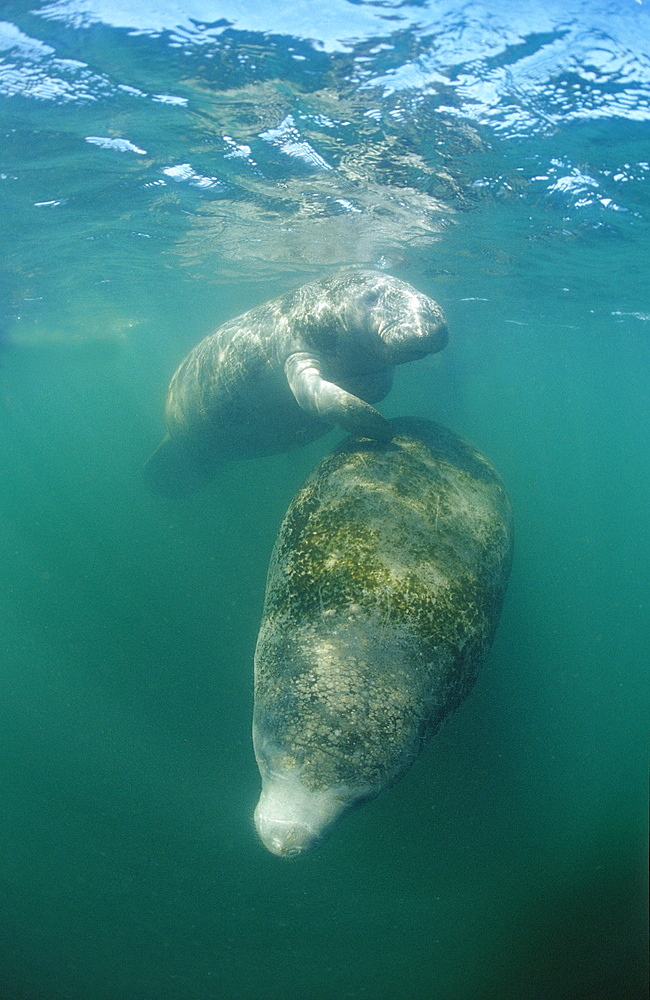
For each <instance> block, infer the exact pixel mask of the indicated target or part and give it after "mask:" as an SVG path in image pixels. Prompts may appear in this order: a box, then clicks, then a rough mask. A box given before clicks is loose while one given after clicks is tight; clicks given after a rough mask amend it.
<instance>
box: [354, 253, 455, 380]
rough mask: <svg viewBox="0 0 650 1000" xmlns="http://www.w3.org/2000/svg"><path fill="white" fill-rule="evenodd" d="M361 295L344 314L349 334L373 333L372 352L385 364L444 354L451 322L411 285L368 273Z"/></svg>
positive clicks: (439, 308)
mask: <svg viewBox="0 0 650 1000" xmlns="http://www.w3.org/2000/svg"><path fill="white" fill-rule="evenodd" d="M360 279H361V280H362V282H363V284H362V287H360V288H359V290H358V294H356V295H354V294H351V295H350V296H349V299H348V304H347V305H346V307H345V310H344V324H345V326H346V328H347V329H348V331H350V332H354V331H357V330H360V331H363V330H366V331H369V332H371V333H372V335H373V343H372V345H370V344H369V350H371V351H372V353H374V354H375V355H376V357H377V360H379V361H380V362H381V363H382V364H385V365H401V364H404V363H405V362H407V361H415V360H417V359H418V358H423V357H425V356H426V355H427V354H435V353H436V352H437V351H441V350H442V348H443V347H444V346H445V344H446V343H447V339H448V332H447V321H446V319H445V314H444V312H443V311H442V309H441V307H440V306H439V305H438V303H437V302H434V300H433V299H430V298H429V297H428V296H427V295H423V294H422V292H418V291H417V290H416V289H415V288H413V287H412V286H411V285H407V284H406V283H405V282H403V281H399V280H398V279H397V278H393V277H390V276H389V275H383V274H372V273H369V272H364V273H363V274H362V275H361V276H360Z"/></svg>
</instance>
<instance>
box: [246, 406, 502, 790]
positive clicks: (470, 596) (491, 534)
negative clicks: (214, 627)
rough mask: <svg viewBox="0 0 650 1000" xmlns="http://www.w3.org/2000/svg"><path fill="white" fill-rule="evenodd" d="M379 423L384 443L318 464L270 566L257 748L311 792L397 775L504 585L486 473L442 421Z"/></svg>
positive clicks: (486, 638) (483, 634) (350, 442)
mask: <svg viewBox="0 0 650 1000" xmlns="http://www.w3.org/2000/svg"><path fill="white" fill-rule="evenodd" d="M391 426H392V430H393V439H392V441H391V442H390V443H388V444H378V443H376V442H372V441H368V440H359V439H355V438H348V439H347V440H346V441H344V442H343V443H342V444H341V445H340V446H339V447H338V448H337V449H336V450H335V451H334V452H333V453H332V454H330V455H329V456H327V457H326V458H325V459H324V460H323V461H322V462H321V463H320V464H319V465H318V466H317V468H316V469H315V470H314V471H313V472H312V474H311V475H310V476H309V478H308V479H307V481H306V482H305V484H304V485H303V487H302V488H301V490H300V491H299V492H298V494H297V495H296V497H295V498H294V500H293V502H292V503H291V505H290V507H289V510H288V511H287V514H286V517H285V519H284V522H283V524H282V527H281V529H280V533H279V536H278V539H277V542H276V545H275V548H274V551H273V555H272V558H271V563H270V567H269V573H268V580H267V590H266V599H265V606H264V614H263V620H262V626H261V629H260V634H259V639H258V645H257V650H256V656H255V670H256V678H255V734H256V737H255V738H256V752H257V755H258V760H259V761H260V762H261V763H260V766H261V768H264V767H270V768H271V769H274V768H275V769H276V770H277V766H278V765H277V755H278V753H280V757H281V759H282V761H283V765H282V766H283V767H285V768H288V769H289V770H297V771H299V772H300V774H301V781H302V782H303V784H305V785H306V786H308V787H311V788H315V789H324V788H331V787H336V786H339V785H340V786H343V785H345V786H349V785H350V784H351V783H352V782H356V784H357V785H361V786H363V785H366V786H367V787H368V788H373V789H374V792H373V794H374V793H376V791H378V790H379V789H380V788H381V787H385V785H386V784H390V783H391V781H393V780H395V778H396V777H398V776H399V774H400V773H401V772H402V771H403V770H404V768H405V767H406V766H408V764H409V763H410V762H411V760H412V759H413V757H414V756H415V754H416V753H417V752H418V750H419V748H420V746H421V744H422V741H423V740H424V739H425V738H426V737H428V736H430V735H431V734H432V733H433V732H434V731H435V730H436V728H437V727H438V726H439V724H440V722H441V721H442V719H443V718H444V717H445V715H446V714H448V713H449V712H450V711H451V710H453V709H454V708H455V707H456V706H457V705H458V703H459V702H460V701H461V700H462V698H463V697H464V696H465V695H466V694H467V692H468V691H469V690H470V688H471V686H472V684H473V682H474V679H475V676H476V672H477V669H478V667H479V665H480V663H481V661H482V660H483V658H484V656H485V654H486V653H487V651H488V649H489V647H490V645H491V642H492V639H493V637H494V633H495V630H496V627H497V623H498V619H499V615H500V612H501V607H502V602H503V597H504V594H505V589H506V583H507V578H508V573H509V570H510V563H511V557H512V512H511V508H510V504H509V501H508V498H507V495H506V492H505V489H504V487H503V484H502V482H501V480H500V478H499V476H498V474H497V473H496V471H495V470H494V469H493V467H492V466H491V465H490V464H489V463H488V462H487V461H486V459H485V458H483V457H482V456H481V455H480V454H479V452H478V451H477V450H476V449H475V448H474V447H473V446H472V445H471V444H469V443H468V442H466V441H464V440H462V439H461V438H460V437H458V436H457V435H456V434H453V433H452V432H451V431H449V430H447V429H446V428H443V427H441V426H439V425H436V424H433V423H431V422H428V421H418V420H412V419H399V420H393V421H391ZM337 719H339V720H343V722H342V724H340V721H339V722H337V721H335V720H337ZM333 720H334V721H333ZM272 759H276V764H272V763H270V762H271V761H272Z"/></svg>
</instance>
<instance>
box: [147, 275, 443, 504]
mask: <svg viewBox="0 0 650 1000" xmlns="http://www.w3.org/2000/svg"><path fill="white" fill-rule="evenodd" d="M446 342H447V325H446V321H445V317H444V314H443V311H442V309H441V308H440V306H439V305H438V304H437V303H436V302H434V301H433V300H432V299H430V298H428V297H427V296H426V295H423V294H422V293H421V292H418V291H416V290H415V289H414V288H412V287H411V286H410V285H408V284H406V283H405V282H403V281H399V280H398V279H397V278H393V277H391V276H390V275H386V274H383V273H380V272H378V271H365V270H354V271H350V270H346V271H343V272H339V273H337V274H334V275H332V276H330V277H328V278H323V279H322V280H320V281H315V282H313V283H311V284H308V285H304V286H303V287H302V288H298V289H297V290H295V291H293V292H289V293H288V294H286V295H283V296H281V297H280V298H278V299H274V300H272V301H271V302H267V303H265V304H264V305H262V306H259V307H258V308H256V309H252V310H251V311H250V312H247V313H244V315H243V316H238V317H237V318H236V319H232V320H230V321H229V322H227V323H224V325H223V326H221V327H220V328H219V329H218V330H217V331H216V333H214V334H212V335H211V336H210V337H206V339H205V340H203V341H201V343H200V344H197V346H196V347H195V348H193V350H192V351H190V353H189V354H188V355H187V357H186V358H185V360H184V361H183V362H182V363H181V365H180V366H179V368H178V370H177V371H176V373H175V374H174V376H173V378H172V380H171V383H170V386H169V392H168V396H167V403H166V409H165V419H166V423H167V430H168V434H167V437H166V438H165V439H164V440H163V442H162V443H161V444H160V445H159V447H158V448H157V450H156V451H155V452H154V453H153V455H152V456H151V458H150V459H149V461H148V462H147V464H146V466H145V475H146V477H147V479H148V481H149V483H150V485H151V486H152V487H153V488H155V489H158V490H160V491H163V492H178V491H183V490H186V489H187V490H189V489H193V488H195V487H197V486H200V485H201V484H202V483H204V482H205V481H207V480H208V479H210V478H211V477H212V475H213V474H214V471H215V470H216V468H217V467H218V466H219V465H220V464H222V463H223V462H226V461H230V460H231V459H237V458H254V457H257V456H261V455H270V454H274V453H275V452H280V451H286V450H288V449H290V448H293V447H296V446H297V445H300V444H304V443H306V442H308V441H312V440H314V439H315V438H317V437H319V436H320V435H321V434H324V433H326V431H327V430H328V429H329V428H330V427H331V426H332V425H336V426H339V427H342V428H343V429H344V430H347V431H349V432H350V433H354V434H359V435H364V436H367V437H371V438H374V439H376V440H382V439H385V438H386V437H387V435H388V431H387V423H386V421H385V419H384V418H383V417H382V416H381V414H380V413H378V411H377V410H375V409H374V407H373V406H372V405H370V404H372V403H377V402H379V400H381V399H383V398H384V397H385V396H386V395H387V394H388V392H389V391H390V388H391V384H392V377H393V369H394V367H395V365H398V364H402V363H404V362H406V361H411V360H414V359H416V358H422V357H424V356H425V355H426V354H430V353H433V352H435V351H439V350H441V349H442V348H443V347H444V346H445V344H446Z"/></svg>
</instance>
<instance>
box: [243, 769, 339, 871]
mask: <svg viewBox="0 0 650 1000" xmlns="http://www.w3.org/2000/svg"><path fill="white" fill-rule="evenodd" d="M350 798H351V797H349V796H347V795H346V794H345V792H342V793H341V794H337V792H336V791H333V790H332V789H326V790H323V791H310V790H309V789H308V788H305V787H304V785H302V783H301V781H300V777H299V775H298V774H297V773H294V774H292V773H287V774H276V775H273V776H271V777H266V778H264V779H263V782H262V794H261V795H260V799H259V802H258V803H257V807H256V809H255V826H256V828H257V832H258V834H259V836H260V840H261V841H262V843H263V844H264V846H265V847H266V848H267V849H268V850H269V851H270V852H271V854H275V855H277V856H278V857H283V858H290V857H295V856H297V855H298V854H306V853H307V852H308V851H312V850H314V849H315V848H316V847H320V845H321V844H322V843H323V841H324V840H325V839H326V837H327V836H328V834H329V832H330V830H331V829H332V827H333V826H334V825H335V823H336V821H337V820H338V819H340V817H341V816H342V815H343V813H345V812H347V811H348V809H349V808H350V807H351V804H352V802H351V801H350Z"/></svg>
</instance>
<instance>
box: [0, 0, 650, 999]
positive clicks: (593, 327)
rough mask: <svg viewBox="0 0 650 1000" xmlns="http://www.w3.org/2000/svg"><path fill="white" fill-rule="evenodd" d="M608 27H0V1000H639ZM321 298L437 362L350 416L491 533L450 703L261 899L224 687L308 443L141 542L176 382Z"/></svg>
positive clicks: (313, 12)
mask: <svg viewBox="0 0 650 1000" xmlns="http://www.w3.org/2000/svg"><path fill="white" fill-rule="evenodd" d="M649 232H650V12H649V9H648V4H647V3H646V2H643V3H642V2H640V0H613V2H608V0H562V2H560V0H546V2H544V3H542V2H540V0H534V2H530V3H524V4H522V3H521V2H519V0H517V2H515V0H495V2H492V3H490V4H487V3H483V2H479V0H467V2H461V0H413V2H411V3H408V2H402V0H381V2H372V3H371V2H365V0H357V2H353V0H328V2H327V3H326V2H324V0H302V2H301V3H292V2H290V0H277V2H275V3H273V4H272V5H271V4H269V3H265V2H264V0H250V2H248V3H246V4H244V3H237V2H235V0H187V2H183V3H181V2H178V0H157V2H154V0H145V2H142V3H137V4H136V3H132V4H127V3H121V2H120V0H55V2H51V3H43V2H39V0H30V2H26V0H17V2H12V0H4V2H3V3H2V4H0V251H1V253H0V463H1V469H2V474H1V475H0V677H1V684H0V817H1V818H0V1000H87V998H93V1000H127V998H128V1000H134V998H135V1000H140V998H141V1000H149V998H151V1000H154V998H156V1000H166V998H169V1000H194V998H197V1000H198V998H212V997H214V998H219V1000H249V998H251V1000H252V998H255V1000H258V998H259V1000H262V998H263V1000H280V998H281V1000H302V998H312V1000H326V998H327V1000H330V998H332V997H335V998H342V1000H389V998H408V1000H497V998H512V1000H522V998H523V1000H528V998H530V1000H547V998H553V1000H601V998H602V1000H605V998H607V1000H638V998H642V997H645V996H647V985H646V984H647V915H646V910H647V904H646V891H647V875H646V844H647V819H646V815H647V813H646V810H647V718H648V709H649V707H650V698H649V691H648V663H649V660H650V657H649V656H648V643H649V639H650V635H649V631H650V630H649V629H648V621H649V617H650V612H649V605H648V588H649V577H650V574H649V569H650V566H649V559H648V497H649V492H648V489H649V482H648V480H649V478H650V476H649V467H650V462H649V458H650V437H649V434H648V431H649V421H648V415H649V414H648V410H649V403H650V393H649V392H648V385H649V382H650V378H649V376H650V365H649V363H648V362H649V357H648V355H649V353H650V352H649V344H648V341H649V333H650V281H649V277H648V275H649V261H650V240H649ZM350 264H361V265H368V266H372V267H376V268H379V269H383V270H385V271H386V272H387V273H390V274H394V275H395V276H397V277H399V278H402V279H404V280H406V281H409V282H411V283H412V284H414V285H415V286H416V287H417V288H418V289H420V290H421V291H423V292H425V293H427V294H429V295H431V296H432V297H433V298H435V299H436V300H437V301H439V302H440V303H441V304H442V305H443V307H444V309H445V311H446V313H447V317H448V320H449V329H450V341H449V345H448V346H447V347H446V348H445V350H444V351H443V352H441V353H440V354H438V355H436V356H434V357H430V358H427V359H426V360H424V361H418V362H415V363H413V364H409V365H405V366H403V367H402V368H400V369H398V371H397V373H396V379H395V385H394V388H393V391H392V392H391V394H390V395H389V396H388V397H387V399H386V400H385V401H384V402H383V403H382V404H381V405H380V408H381V410H382V412H383V413H384V414H386V415H387V416H395V415H402V414H413V415H416V416H421V417H427V418H430V419H434V420H437V421H439V422H441V423H443V424H446V425H447V426H449V427H451V428H453V429H454V430H456V431H458V432H459V433H461V434H463V435H465V436H467V437H469V438H470V439H471V440H472V441H473V442H474V443H475V444H476V445H477V446H478V447H479V449H480V450H481V451H483V452H484V453H485V454H486V455H487V456H488V457H489V458H490V459H491V461H492V462H493V463H494V464H495V466H496V467H497V469H498V470H499V472H500V473H501V475H502V476H503V478H504V480H505V482H506V484H507V487H508V490H509V494H510V497H511V500H512V503H513V507H514V511H515V521H516V541H515V562H514V568H513V572H512V575H511V578H510V585H509V590H508V595H507V598H506V604H505V609H504V613H503V616H502V620H501V624H500V627H499V630H498V633H497V638H496V641H495V644H494V647H493V649H492V652H491V654H490V657H489V659H488V661H487V663H486V665H485V667H484V669H483V670H482V672H481V674H480V677H479V680H478V682H477V685H476V687H475V689H474V690H473V692H472V693H471V695H470V696H469V697H468V699H467V700H466V702H465V703H464V704H463V705H462V706H461V708H460V709H459V710H458V711H457V712H456V713H455V714H454V715H453V716H452V717H451V718H450V719H449V720H448V721H447V722H446V723H445V725H444V726H443V728H442V729H441V731H440V732H439V734H438V735H437V736H436V737H435V739H434V740H432V741H431V743H430V745H429V746H428V747H427V748H426V750H425V751H424V752H423V754H422V755H421V756H420V758H419V759H418V760H417V761H416V763H415V764H414V766H413V767H412V768H411V770H410V771H409V772H408V774H407V775H406V776H405V777H404V778H403V779H402V780H401V781H400V782H399V783H398V784H397V785H395V786H394V787H393V788H392V789H391V790H390V791H388V792H387V793H386V794H384V795H383V796H381V797H380V798H378V799H377V800H376V801H374V802H371V803H369V804H368V805H365V806H364V807H362V808H360V809H358V810H356V811H355V812H354V813H352V814H350V815H349V816H348V817H347V818H346V819H345V820H344V821H343V822H342V823H341V824H340V825H339V826H338V827H337V829H336V831H335V832H334V834H333V836H332V837H331V839H330V840H329V841H328V842H327V843H326V844H325V845H324V846H323V847H322V848H321V849H320V850H319V851H317V852H316V853H314V854H313V855H308V856H305V857H303V858H300V859H298V860H295V861H286V860H282V859H278V858H276V857H273V856H272V855H270V854H269V853H268V852H267V851H266V850H265V849H264V848H263V846H262V845H261V844H260V843H259V841H258V839H257V836H256V834H255V830H254V827H253V822H252V813H253V809H254V806H255V803H256V801H257V797H258V794H259V775H258V772H257V767H256V764H255V760H254V756H253V751H252V744H251V737H250V723H251V714H252V660H253V651H254V646H255V640H256V636H257V630H258V627H259V622H260V616H261V609H262V600H263V594H264V584H265V576H266V569H267V565H268V559H269V555H270V552H271V549H272V546H273V542H274V540H275V536H276V533H277V530H278V528H279V525H280V522H281V520H282V517H283V515H284V512H285V510H286V508H287V506H288V504H289V502H290V501H291V498H292V497H293V495H294V494H295V492H296V490H297V489H298V487H299V486H300V484H301V482H302V481H303V479H304V478H305V476H306V475H307V474H308V472H309V471H310V470H311V468H312V467H313V466H314V464H315V463H316V462H317V461H318V460H319V459H320V458H321V457H322V455H324V454H325V453H326V452H327V450H328V449H329V448H330V447H332V446H333V444H334V443H335V442H336V441H337V440H339V439H340V437H341V435H340V434H339V433H338V432H332V433H330V434H329V435H328V436H327V437H325V438H322V439H321V440H319V441H317V442H315V443H314V444H312V445H310V446H308V447H306V448H304V449H302V450H299V451H295V452H292V453H289V454H284V455H279V456H275V457H272V458H266V459H261V460H255V461H247V462H240V463H233V464H231V465H228V466H227V467H225V468H224V469H223V471H222V472H221V473H220V474H219V476H218V478H217V479H216V481H215V482H214V484H213V485H211V486H210V487H209V488H208V489H206V490H205V491H203V492H202V493H200V494H198V495H196V496H191V497H188V498H183V499H178V500H168V499H164V498H161V497H157V496H154V495H151V494H150V493H148V492H147V490H146V489H145V487H144V485H143V482H142V478H141V469H142V465H143V462H144V461H145V459H146V458H147V456H148V455H149V454H150V452H151V451H152V450H153V448H154V447H155V445H156V444H157V443H158V440H159V439H160V436H161V434H162V432H163V416H162V414H163V402H164V397H165V390H166V387H167V383H168V381H169V378H170V376H171V374H172V372H173V370H174V368H175V367H176V365H177V364H178V362H179V361H180V360H181V358H182V357H183V356H184V354H185V353H186V352H187V351H188V349H189V348H190V347H192V346H193V345H194V344H195V343H196V342H197V341H198V340H200V339H201V338H202V337H204V336H205V335H206V334H208V333H210V332H212V331H213V330H214V329H215V328H216V327H217V326H218V325H219V324H220V323H222V322H223V321H225V320H226V319H228V318H230V317H232V316H235V315H237V314H238V313H241V312H243V311H245V310H246V309H249V308H251V307H252V306H255V305H257V304H259V303H261V302H263V301H265V300H266V299H268V298H270V297H272V296H275V295H277V294H280V293H282V292H285V291H287V290H289V289H291V288H294V287H297V286H298V285H299V284H302V283H303V282H305V281H308V280H310V279H312V278H316V277H320V276H322V275H324V274H327V273H330V272H331V271H333V270H335V269H336V268H338V267H341V266H347V265H350Z"/></svg>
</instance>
